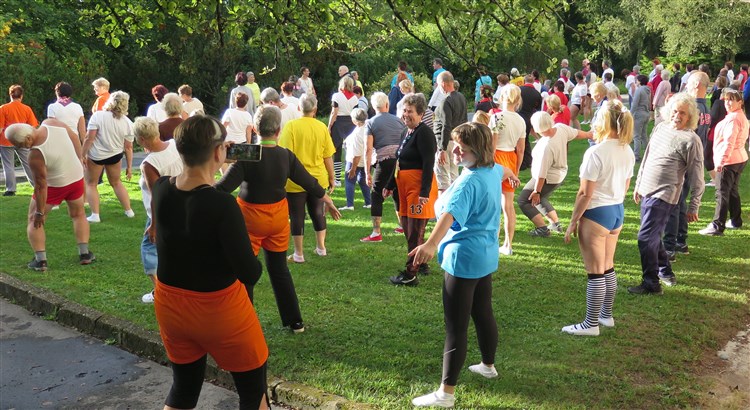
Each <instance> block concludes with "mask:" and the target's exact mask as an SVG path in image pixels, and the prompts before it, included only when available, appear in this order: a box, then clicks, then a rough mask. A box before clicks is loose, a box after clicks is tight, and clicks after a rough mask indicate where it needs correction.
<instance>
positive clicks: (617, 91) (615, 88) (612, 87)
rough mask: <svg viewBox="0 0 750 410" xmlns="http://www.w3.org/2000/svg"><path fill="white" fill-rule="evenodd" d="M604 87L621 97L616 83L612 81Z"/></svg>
mask: <svg viewBox="0 0 750 410" xmlns="http://www.w3.org/2000/svg"><path fill="white" fill-rule="evenodd" d="M667 83H669V81H667ZM604 86H605V87H607V90H609V91H613V92H615V93H617V95H620V89H619V88H617V86H616V85H615V83H614V82H612V81H610V82H608V83H604Z"/></svg>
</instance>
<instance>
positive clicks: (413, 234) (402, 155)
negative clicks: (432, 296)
mask: <svg viewBox="0 0 750 410" xmlns="http://www.w3.org/2000/svg"><path fill="white" fill-rule="evenodd" d="M426 109H427V100H425V98H424V95H423V94H412V95H409V96H407V97H406V98H405V99H404V114H403V117H402V119H403V121H404V123H405V124H406V127H407V128H408V130H407V133H406V137H405V138H404V140H403V141H402V142H401V146H400V147H399V149H398V153H397V158H398V162H397V163H396V167H395V168H396V170H395V172H394V175H393V176H392V177H391V179H390V180H389V181H388V184H386V187H385V188H384V189H383V197H388V196H389V195H391V194H392V193H393V189H394V188H396V187H398V195H399V199H400V201H399V210H398V214H399V217H400V219H401V226H402V227H403V228H404V235H405V236H406V244H407V248H408V252H411V250H412V249H414V248H416V247H417V246H419V245H421V244H423V243H424V231H425V227H426V226H427V221H428V220H429V219H430V218H434V217H435V200H436V199H437V182H436V181H435V175H434V171H433V167H434V165H435V152H436V151H437V141H436V140H435V134H434V133H433V132H432V129H431V128H429V127H428V126H426V125H424V124H423V123H422V117H423V116H424V113H425V110H426ZM412 262H413V258H412V257H407V260H406V269H405V270H403V271H401V272H399V274H398V275H397V276H392V277H391V278H390V280H391V283H393V284H394V285H407V286H414V285H416V284H417V283H419V280H418V279H417V273H421V274H423V275H426V274H427V273H428V266H427V264H423V265H420V266H419V268H418V269H417V267H415V266H414V264H413V263H412Z"/></svg>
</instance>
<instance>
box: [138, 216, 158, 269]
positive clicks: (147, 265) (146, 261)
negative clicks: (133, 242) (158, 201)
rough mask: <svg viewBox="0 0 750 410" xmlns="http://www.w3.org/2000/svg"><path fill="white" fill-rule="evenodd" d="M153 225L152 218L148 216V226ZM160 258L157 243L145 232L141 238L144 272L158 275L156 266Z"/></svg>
mask: <svg viewBox="0 0 750 410" xmlns="http://www.w3.org/2000/svg"><path fill="white" fill-rule="evenodd" d="M149 225H151V218H149V217H146V228H148V226H149ZM144 231H145V229H144ZM158 261H159V258H158V257H157V255H156V244H155V243H152V242H151V240H149V239H148V234H147V233H145V232H144V233H143V240H141V262H143V272H144V273H145V274H146V275H156V266H157V262H158Z"/></svg>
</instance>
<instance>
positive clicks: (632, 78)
mask: <svg viewBox="0 0 750 410" xmlns="http://www.w3.org/2000/svg"><path fill="white" fill-rule="evenodd" d="M635 80H636V76H634V75H628V78H626V79H625V89H626V90H628V95H630V96H632V95H633V90H632V89H631V86H632V85H633V84H635Z"/></svg>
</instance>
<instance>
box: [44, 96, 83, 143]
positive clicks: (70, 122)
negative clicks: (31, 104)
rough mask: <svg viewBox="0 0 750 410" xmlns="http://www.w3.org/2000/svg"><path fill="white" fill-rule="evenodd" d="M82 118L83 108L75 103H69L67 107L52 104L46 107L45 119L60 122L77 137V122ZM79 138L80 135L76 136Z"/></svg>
mask: <svg viewBox="0 0 750 410" xmlns="http://www.w3.org/2000/svg"><path fill="white" fill-rule="evenodd" d="M81 117H83V108H81V106H80V105H79V104H77V103H74V102H71V103H70V104H68V105H62V104H60V103H59V102H54V103H52V104H50V105H49V106H48V107H47V118H55V119H57V120H59V121H62V122H63V123H64V124H65V125H67V126H68V127H69V128H70V129H71V130H73V132H75V133H76V135H78V121H79V120H80V119H81ZM78 137H79V138H81V137H82V135H78Z"/></svg>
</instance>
